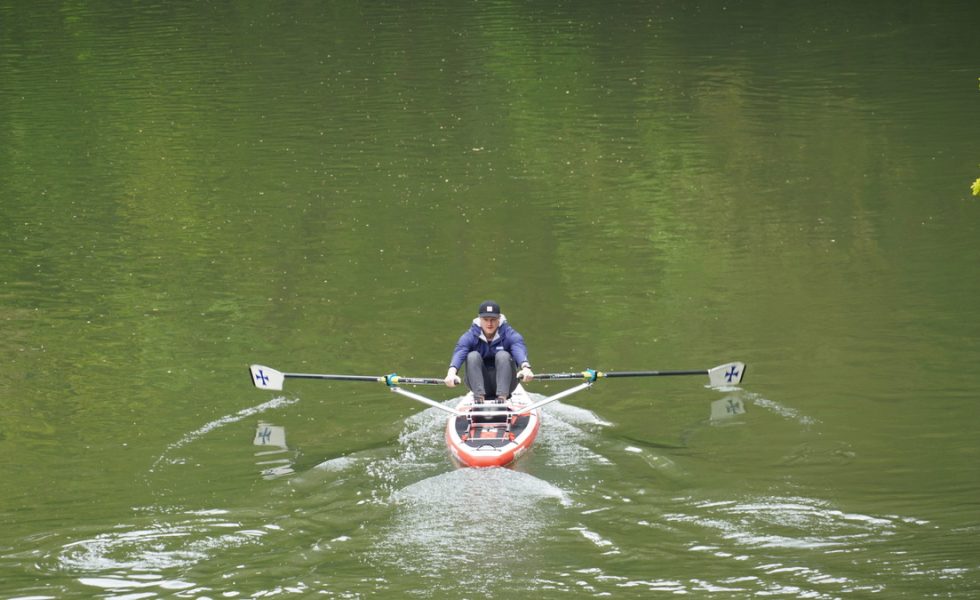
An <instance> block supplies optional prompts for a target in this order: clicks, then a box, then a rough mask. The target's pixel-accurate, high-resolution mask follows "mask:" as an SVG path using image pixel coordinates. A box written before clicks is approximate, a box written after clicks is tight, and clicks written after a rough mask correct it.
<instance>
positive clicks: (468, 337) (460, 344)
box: [449, 331, 474, 371]
mask: <svg viewBox="0 0 980 600" xmlns="http://www.w3.org/2000/svg"><path fill="white" fill-rule="evenodd" d="M473 340H474V338H473V335H472V334H471V333H470V332H469V331H467V332H465V333H463V335H461V336H459V341H457V342H456V348H455V349H454V350H453V357H452V358H451V359H449V366H450V367H455V368H456V370H457V371H458V370H459V368H460V367H461V366H463V362H465V361H466V355H467V354H469V353H470V350H472V349H473Z"/></svg>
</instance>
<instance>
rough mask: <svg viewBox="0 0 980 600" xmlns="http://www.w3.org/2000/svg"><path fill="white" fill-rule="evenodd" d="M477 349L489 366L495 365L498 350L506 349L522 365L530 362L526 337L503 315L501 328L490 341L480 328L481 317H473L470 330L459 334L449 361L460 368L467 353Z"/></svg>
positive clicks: (451, 364)
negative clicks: (525, 343) (525, 342)
mask: <svg viewBox="0 0 980 600" xmlns="http://www.w3.org/2000/svg"><path fill="white" fill-rule="evenodd" d="M473 350H476V351H477V352H479V353H480V356H482V357H483V362H484V364H486V365H487V366H491V367H492V366H493V364H494V363H493V361H494V355H496V354H497V351H498V350H506V351H507V352H510V355H511V356H512V357H513V358H514V361H515V362H516V363H517V365H518V366H520V365H521V364H522V363H525V362H530V361H528V359H527V347H526V346H525V345H524V337H523V336H522V335H521V334H519V333H518V332H517V330H516V329H514V328H513V327H511V326H510V323H508V322H507V319H506V318H505V317H503V316H502V315H501V317H500V328H499V329H497V333H496V334H495V335H494V336H493V339H492V340H490V341H489V342H488V341H487V339H486V338H485V337H484V336H483V330H482V329H480V319H473V324H472V325H470V328H469V330H468V331H467V332H466V333H464V334H463V335H461V336H459V341H458V342H456V349H455V350H453V357H452V359H451V360H450V361H449V364H450V366H453V367H456V369H457V370H459V368H460V366H462V364H463V363H464V362H466V355H467V354H469V353H470V352H472V351H473Z"/></svg>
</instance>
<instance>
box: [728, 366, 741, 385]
mask: <svg viewBox="0 0 980 600" xmlns="http://www.w3.org/2000/svg"><path fill="white" fill-rule="evenodd" d="M736 377H738V370H736V369H735V365H732V368H731V369H729V370H728V372H727V373H725V379H727V380H728V383H731V382H732V379H735V378H736Z"/></svg>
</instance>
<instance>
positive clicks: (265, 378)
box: [255, 369, 731, 385]
mask: <svg viewBox="0 0 980 600" xmlns="http://www.w3.org/2000/svg"><path fill="white" fill-rule="evenodd" d="M255 378H256V379H257V380H259V381H261V382H262V385H266V384H268V383H269V377H268V376H267V375H266V374H265V373H264V372H263V371H262V369H259V372H258V373H256V375H255ZM729 381H731V379H729Z"/></svg>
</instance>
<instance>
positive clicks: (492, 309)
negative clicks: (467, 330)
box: [477, 300, 500, 319]
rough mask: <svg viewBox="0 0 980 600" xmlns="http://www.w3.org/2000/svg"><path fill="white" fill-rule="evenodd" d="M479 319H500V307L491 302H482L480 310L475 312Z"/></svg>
mask: <svg viewBox="0 0 980 600" xmlns="http://www.w3.org/2000/svg"><path fill="white" fill-rule="evenodd" d="M477 312H478V313H479V314H480V316H481V317H497V318H498V319H499V318H500V305H499V304H497V303H496V302H494V301H493V300H484V301H483V303H482V304H480V309H479V310H478V311H477Z"/></svg>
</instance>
